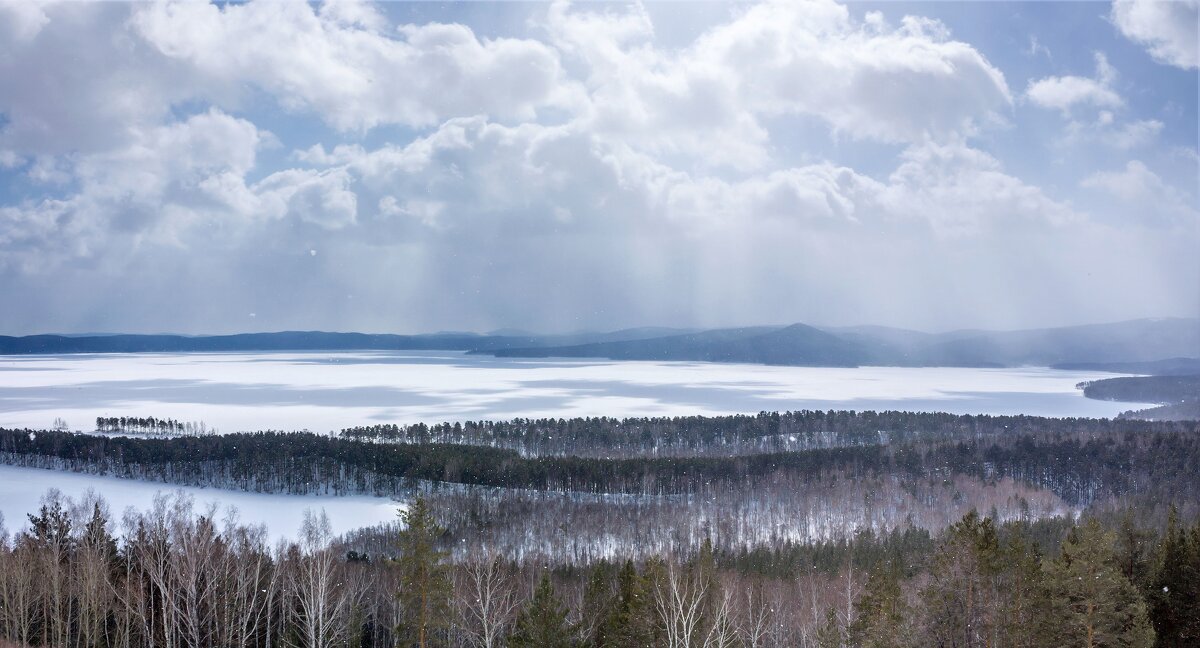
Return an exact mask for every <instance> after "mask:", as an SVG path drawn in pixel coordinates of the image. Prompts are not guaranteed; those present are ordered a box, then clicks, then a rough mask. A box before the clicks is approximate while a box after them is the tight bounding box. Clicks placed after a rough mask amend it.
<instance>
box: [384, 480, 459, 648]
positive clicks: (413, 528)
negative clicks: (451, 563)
mask: <svg viewBox="0 0 1200 648" xmlns="http://www.w3.org/2000/svg"><path fill="white" fill-rule="evenodd" d="M400 517H401V520H402V521H403V522H404V530H403V531H401V532H400V544H399V549H400V558H399V559H398V563H399V564H398V566H399V569H400V583H401V584H400V592H399V593H398V594H397V598H398V599H399V603H400V608H401V614H402V615H403V616H402V618H401V621H400V624H399V626H398V627H397V629H396V631H397V634H398V635H399V637H400V643H401V645H403V646H415V647H416V648H430V647H432V646H441V645H444V644H445V643H446V641H445V630H446V628H447V627H448V624H449V620H450V592H451V585H450V573H449V568H448V567H447V565H446V564H444V561H445V559H446V552H444V551H441V550H439V549H438V548H437V540H438V536H440V535H441V533H442V530H441V529H440V528H439V527H438V526H437V524H436V523H435V522H434V519H433V512H432V511H431V510H430V509H429V505H428V503H427V502H426V501H425V498H424V497H420V496H418V497H417V498H416V499H415V500H413V503H412V504H411V505H410V506H409V508H408V509H407V510H405V511H402V512H401V513H400Z"/></svg>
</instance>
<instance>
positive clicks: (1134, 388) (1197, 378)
mask: <svg viewBox="0 0 1200 648" xmlns="http://www.w3.org/2000/svg"><path fill="white" fill-rule="evenodd" d="M1079 386H1080V387H1081V388H1082V389H1083V395H1084V396H1087V397H1088V398H1095V399H1097V400H1109V401H1127V402H1131V403H1159V404H1167V403H1180V402H1184V401H1189V400H1191V401H1194V400H1200V375H1193V376H1126V377H1121V378H1105V379H1103V380H1092V381H1089V382H1084V383H1080V384H1079Z"/></svg>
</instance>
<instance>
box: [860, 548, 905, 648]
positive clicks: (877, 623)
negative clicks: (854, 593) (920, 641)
mask: <svg viewBox="0 0 1200 648" xmlns="http://www.w3.org/2000/svg"><path fill="white" fill-rule="evenodd" d="M854 610H855V615H854V619H853V620H852V621H851V622H850V627H849V628H848V629H847V637H848V638H847V643H848V644H849V645H851V646H857V647H858V648H907V647H908V646H911V645H912V643H911V639H912V628H911V621H912V611H911V610H910V609H909V605H908V600H907V599H906V598H905V596H904V591H903V589H902V588H901V587H900V575H899V573H898V571H897V570H896V569H895V568H894V567H893V566H892V565H881V566H879V567H878V568H876V569H875V570H874V571H873V572H872V573H871V576H870V577H869V578H868V579H867V584H866V588H865V589H864V590H863V595H862V596H861V597H859V599H858V602H857V603H856V604H855V606H854Z"/></svg>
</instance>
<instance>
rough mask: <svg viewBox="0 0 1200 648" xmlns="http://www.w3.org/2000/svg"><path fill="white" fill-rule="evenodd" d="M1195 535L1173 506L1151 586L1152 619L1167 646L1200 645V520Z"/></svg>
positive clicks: (1178, 647)
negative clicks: (1184, 527)
mask: <svg viewBox="0 0 1200 648" xmlns="http://www.w3.org/2000/svg"><path fill="white" fill-rule="evenodd" d="M1191 536H1192V537H1190V538H1189V534H1188V533H1187V531H1186V530H1185V529H1183V527H1182V526H1181V525H1180V523H1179V513H1178V511H1176V510H1175V507H1174V506H1172V507H1171V512H1170V515H1169V517H1168V518H1167V530H1166V533H1164V534H1163V538H1162V542H1161V544H1160V550H1159V558H1158V561H1157V566H1156V569H1155V576H1154V579H1153V583H1152V585H1151V588H1150V618H1151V620H1152V622H1153V624H1154V629H1155V632H1156V633H1157V635H1158V645H1159V646H1163V647H1164V648H1182V647H1184V646H1196V645H1200V620H1198V619H1197V616H1198V615H1200V602H1197V597H1200V583H1198V582H1197V579H1198V578H1200V556H1198V555H1197V554H1200V547H1198V546H1197V542H1198V541H1200V523H1197V525H1196V529H1194V530H1193V532H1192V534H1191Z"/></svg>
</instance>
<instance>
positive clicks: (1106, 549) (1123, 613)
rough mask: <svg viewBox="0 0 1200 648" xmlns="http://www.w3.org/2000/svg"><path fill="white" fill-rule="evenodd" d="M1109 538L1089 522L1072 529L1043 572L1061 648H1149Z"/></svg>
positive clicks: (1143, 620)
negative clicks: (1045, 572) (1052, 603)
mask: <svg viewBox="0 0 1200 648" xmlns="http://www.w3.org/2000/svg"><path fill="white" fill-rule="evenodd" d="M1114 544H1115V538H1114V537H1113V534H1112V533H1111V532H1108V531H1105V530H1104V529H1103V528H1102V527H1101V526H1100V523H1099V522H1097V521H1096V520H1095V519H1092V520H1089V521H1088V522H1087V524H1085V525H1084V526H1082V527H1078V528H1075V529H1072V531H1071V533H1070V534H1068V536H1067V539H1066V541H1065V542H1064V543H1063V546H1062V555H1061V556H1059V558H1058V559H1056V560H1054V561H1053V562H1051V563H1050V564H1049V565H1048V567H1047V577H1048V581H1049V584H1050V590H1051V592H1052V595H1053V597H1054V602H1055V604H1056V606H1057V609H1056V610H1055V613H1056V614H1057V615H1059V619H1058V624H1057V625H1058V636H1057V637H1056V638H1055V645H1057V646H1062V648H1076V647H1078V648H1109V647H1111V648H1118V647H1121V648H1149V647H1150V646H1152V645H1153V644H1154V629H1153V628H1152V627H1151V625H1150V622H1149V619H1148V617H1147V614H1146V604H1145V601H1143V600H1142V597H1141V595H1140V594H1139V593H1138V591H1137V588H1136V587H1134V585H1133V583H1132V582H1130V581H1129V579H1128V578H1126V577H1125V575H1124V574H1122V573H1121V570H1120V566H1119V564H1118V561H1117V556H1116V552H1115V551H1114Z"/></svg>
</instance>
